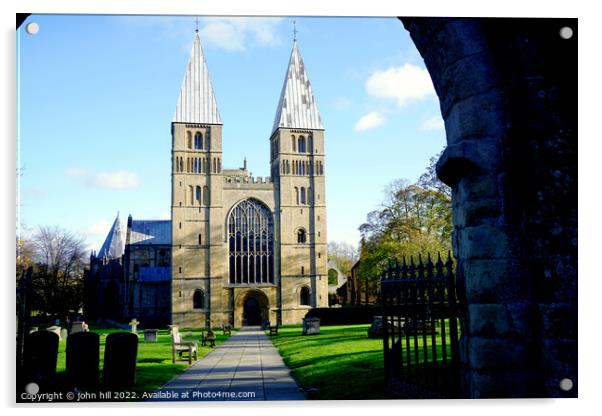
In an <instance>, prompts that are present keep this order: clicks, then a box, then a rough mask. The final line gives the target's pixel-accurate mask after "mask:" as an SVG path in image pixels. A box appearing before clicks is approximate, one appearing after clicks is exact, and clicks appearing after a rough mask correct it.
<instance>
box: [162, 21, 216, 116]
mask: <svg viewBox="0 0 602 416" xmlns="http://www.w3.org/2000/svg"><path fill="white" fill-rule="evenodd" d="M172 122H173V123H204V124H222V119H221V118H220V116H219V111H218V110H217V101H216V100H215V95H214V94H213V86H212V85H211V79H210V78H209V71H208V70H207V63H206V62H205V55H204V54H203V48H202V47H201V38H200V36H199V33H198V31H196V33H195V35H194V42H193V43H192V49H191V50H190V58H188V64H187V65H186V73H185V74H184V81H182V87H181V88H180V96H179V97H178V102H177V104H176V112H175V114H174V116H173V120H172Z"/></svg>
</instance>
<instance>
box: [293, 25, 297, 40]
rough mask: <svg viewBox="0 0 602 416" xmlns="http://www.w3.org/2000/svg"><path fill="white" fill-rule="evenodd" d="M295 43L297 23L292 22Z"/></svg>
mask: <svg viewBox="0 0 602 416" xmlns="http://www.w3.org/2000/svg"><path fill="white" fill-rule="evenodd" d="M296 41H297V21H296V20H293V42H296Z"/></svg>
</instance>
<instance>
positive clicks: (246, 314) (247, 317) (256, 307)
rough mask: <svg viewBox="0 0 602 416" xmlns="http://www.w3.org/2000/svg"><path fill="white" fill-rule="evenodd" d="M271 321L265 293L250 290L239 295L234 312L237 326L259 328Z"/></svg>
mask: <svg viewBox="0 0 602 416" xmlns="http://www.w3.org/2000/svg"><path fill="white" fill-rule="evenodd" d="M267 319H269V301H268V297H267V296H266V295H265V293H263V291H261V290H258V289H249V290H246V291H244V292H242V293H241V294H240V295H238V297H237V299H236V304H235V310H234V325H235V326H238V327H240V326H258V325H261V324H262V322H263V321H264V320H267Z"/></svg>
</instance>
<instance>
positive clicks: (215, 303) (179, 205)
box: [171, 31, 224, 327]
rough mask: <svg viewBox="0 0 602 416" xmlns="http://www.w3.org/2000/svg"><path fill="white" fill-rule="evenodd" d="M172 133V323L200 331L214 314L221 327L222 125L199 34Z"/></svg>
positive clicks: (184, 81)
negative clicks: (198, 328)
mask: <svg viewBox="0 0 602 416" xmlns="http://www.w3.org/2000/svg"><path fill="white" fill-rule="evenodd" d="M171 134H172V172H171V178H172V181H171V185H172V194H171V195H172V196H171V201H172V203H171V215H172V323H173V324H176V325H181V326H188V327H202V326H205V325H208V324H210V322H211V319H212V313H213V314H214V315H215V316H214V317H213V319H214V320H217V322H218V324H221V319H222V317H221V315H220V311H221V310H222V308H223V306H222V305H221V303H222V302H221V297H220V290H219V285H220V284H221V282H220V279H221V278H222V276H223V275H224V270H223V263H222V262H220V261H212V258H213V259H217V258H221V257H223V256H224V253H222V251H223V250H224V247H223V244H222V240H223V238H224V237H223V233H224V230H223V229H222V227H220V226H219V224H221V223H222V222H223V214H222V186H221V172H222V167H221V161H222V120H221V118H220V115H219V112H218V109H217V102H216V99H215V95H214V93H213V86H212V84H211V79H210V77H209V72H208V70H207V64H206V62H205V58H204V54H203V49H202V47H201V41H200V37H199V34H198V31H197V33H196V34H195V37H194V41H193V45H192V49H191V51H190V57H189V60H188V64H187V66H186V72H185V74H184V80H183V82H182V86H181V89H180V95H179V97H178V101H177V104H176V111H175V114H174V116H173V120H172V123H171ZM216 285H217V286H216Z"/></svg>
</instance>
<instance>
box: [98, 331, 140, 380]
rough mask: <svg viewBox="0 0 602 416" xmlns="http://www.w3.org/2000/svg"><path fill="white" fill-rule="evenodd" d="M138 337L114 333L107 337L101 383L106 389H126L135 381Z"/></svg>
mask: <svg viewBox="0 0 602 416" xmlns="http://www.w3.org/2000/svg"><path fill="white" fill-rule="evenodd" d="M137 355H138V335H136V334H132V333H131V332H114V333H112V334H109V335H108V336H107V340H106V344H105V357H104V368H103V381H104V384H105V387H107V388H128V387H132V386H133V385H134V382H135V380H136V356H137Z"/></svg>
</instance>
